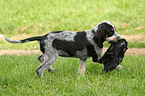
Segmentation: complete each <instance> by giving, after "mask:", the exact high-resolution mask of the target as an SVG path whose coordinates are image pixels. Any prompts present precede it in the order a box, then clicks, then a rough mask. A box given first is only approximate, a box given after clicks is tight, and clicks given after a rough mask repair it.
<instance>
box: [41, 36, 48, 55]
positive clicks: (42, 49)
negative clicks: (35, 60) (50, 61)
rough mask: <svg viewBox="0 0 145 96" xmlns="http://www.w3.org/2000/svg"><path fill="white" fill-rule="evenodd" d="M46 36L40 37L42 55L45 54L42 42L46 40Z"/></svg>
mask: <svg viewBox="0 0 145 96" xmlns="http://www.w3.org/2000/svg"><path fill="white" fill-rule="evenodd" d="M47 35H48V34H46V35H44V36H43V37H42V39H41V41H40V50H41V52H42V53H45V48H44V46H45V42H44V40H46V38H47Z"/></svg>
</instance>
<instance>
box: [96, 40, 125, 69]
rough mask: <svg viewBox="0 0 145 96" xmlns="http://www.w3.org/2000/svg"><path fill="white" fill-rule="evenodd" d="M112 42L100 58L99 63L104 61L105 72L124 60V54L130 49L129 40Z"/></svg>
mask: <svg viewBox="0 0 145 96" xmlns="http://www.w3.org/2000/svg"><path fill="white" fill-rule="evenodd" d="M110 43H111V45H110V47H109V48H108V49H107V51H106V52H105V53H104V55H103V56H102V57H101V59H100V60H99V63H103V65H104V70H105V72H108V71H112V70H114V69H115V68H116V67H117V66H118V65H119V64H120V63H121V62H122V60H123V58H124V54H125V52H126V50H127V49H128V48H127V45H128V44H127V43H128V42H127V41H126V40H125V39H120V40H118V42H114V41H112V42H110Z"/></svg>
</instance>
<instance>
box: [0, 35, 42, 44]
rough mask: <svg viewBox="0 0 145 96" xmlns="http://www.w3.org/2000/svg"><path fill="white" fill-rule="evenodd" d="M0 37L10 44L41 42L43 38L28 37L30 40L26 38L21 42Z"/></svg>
mask: <svg viewBox="0 0 145 96" xmlns="http://www.w3.org/2000/svg"><path fill="white" fill-rule="evenodd" d="M0 37H3V38H4V39H5V40H6V41H8V42H10V43H26V42H30V41H36V40H37V41H41V40H42V39H43V36H36V37H30V38H26V39H23V40H10V39H8V38H6V37H4V36H3V35H0Z"/></svg>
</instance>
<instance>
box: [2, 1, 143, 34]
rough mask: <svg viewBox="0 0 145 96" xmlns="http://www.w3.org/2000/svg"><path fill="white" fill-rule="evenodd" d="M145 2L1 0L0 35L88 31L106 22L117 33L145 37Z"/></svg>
mask: <svg viewBox="0 0 145 96" xmlns="http://www.w3.org/2000/svg"><path fill="white" fill-rule="evenodd" d="M144 5H145V0H140V1H138V0H111V1H110V0H68V1H66V0H55V1H54V0H49V1H48V0H13V1H11V0H0V6H1V7H0V13H1V14H0V34H4V35H6V36H8V35H10V36H14V35H17V36H20V35H22V34H28V35H31V36H32V35H33V36H34V35H42V34H46V33H47V32H50V31H54V30H70V31H81V30H90V29H92V28H93V27H94V26H95V25H96V24H98V23H100V22H102V21H104V20H108V21H111V22H112V23H113V24H114V25H115V26H116V28H117V31H118V33H119V34H129V35H132V34H144V35H145V27H144V25H145V21H144V20H145V19H144V16H145V12H144V10H145V6H144Z"/></svg>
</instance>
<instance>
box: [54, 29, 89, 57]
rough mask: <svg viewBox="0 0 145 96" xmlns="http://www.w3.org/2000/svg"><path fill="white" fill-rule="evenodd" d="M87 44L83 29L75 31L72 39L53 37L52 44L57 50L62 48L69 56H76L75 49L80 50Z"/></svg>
mask: <svg viewBox="0 0 145 96" xmlns="http://www.w3.org/2000/svg"><path fill="white" fill-rule="evenodd" d="M88 44H89V42H88V40H87V38H86V33H85V31H82V32H77V34H76V36H74V42H73V41H66V40H58V39H55V40H54V41H53V43H52V46H53V47H54V48H56V49H57V50H63V51H65V52H67V53H68V54H69V55H70V56H76V51H82V50H83V49H84V48H85V47H86V46H87V45H88Z"/></svg>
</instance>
